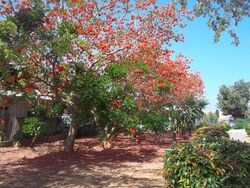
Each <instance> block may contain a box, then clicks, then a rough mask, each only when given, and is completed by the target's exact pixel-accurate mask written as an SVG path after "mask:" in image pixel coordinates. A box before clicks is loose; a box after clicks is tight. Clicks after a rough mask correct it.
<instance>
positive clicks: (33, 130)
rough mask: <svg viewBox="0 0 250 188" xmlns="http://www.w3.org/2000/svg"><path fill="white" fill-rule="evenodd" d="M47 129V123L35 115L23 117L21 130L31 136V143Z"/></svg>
mask: <svg viewBox="0 0 250 188" xmlns="http://www.w3.org/2000/svg"><path fill="white" fill-rule="evenodd" d="M47 129H48V124H46V123H45V122H43V121H41V119H39V118H37V117H28V118H25V119H24V124H23V127H22V132H23V133H25V134H28V135H30V136H32V137H33V140H32V142H31V145H32V144H33V143H34V141H35V139H36V137H37V136H38V135H40V134H42V133H45V132H46V130H47Z"/></svg>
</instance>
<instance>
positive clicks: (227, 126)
mask: <svg viewBox="0 0 250 188" xmlns="http://www.w3.org/2000/svg"><path fill="white" fill-rule="evenodd" d="M215 126H216V127H219V128H222V129H223V130H224V131H229V130H230V129H231V127H230V125H228V124H227V123H223V122H217V123H216V124H215Z"/></svg>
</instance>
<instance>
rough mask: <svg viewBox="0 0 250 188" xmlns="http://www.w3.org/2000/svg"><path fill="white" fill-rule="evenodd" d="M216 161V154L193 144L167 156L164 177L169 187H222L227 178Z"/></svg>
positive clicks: (175, 149)
mask: <svg viewBox="0 0 250 188" xmlns="http://www.w3.org/2000/svg"><path fill="white" fill-rule="evenodd" d="M224 173H225V172H224V170H223V169H222V168H221V167H220V165H219V162H218V161H217V160H216V159H215V152H213V151H212V150H209V149H200V148H197V147H195V146H194V145H192V144H191V143H188V144H184V145H181V146H179V147H176V148H174V149H173V151H172V152H171V154H166V155H165V163H164V168H163V176H164V178H165V180H166V183H167V187H173V188H175V187H180V188H186V187H193V188H200V187H210V188H215V187H221V186H222V185H223V182H224V180H225V179H226V177H225V176H224Z"/></svg>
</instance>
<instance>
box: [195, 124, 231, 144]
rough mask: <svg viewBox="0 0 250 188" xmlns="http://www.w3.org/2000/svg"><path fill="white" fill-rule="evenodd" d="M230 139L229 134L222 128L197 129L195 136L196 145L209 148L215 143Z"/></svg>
mask: <svg viewBox="0 0 250 188" xmlns="http://www.w3.org/2000/svg"><path fill="white" fill-rule="evenodd" d="M224 139H229V135H228V133H227V132H226V131H225V130H224V129H222V128H221V127H212V126H210V127H201V128H199V129H196V130H195V132H194V136H193V141H194V143H195V144H197V145H200V146H208V145H210V144H213V143H214V142H217V141H221V140H224Z"/></svg>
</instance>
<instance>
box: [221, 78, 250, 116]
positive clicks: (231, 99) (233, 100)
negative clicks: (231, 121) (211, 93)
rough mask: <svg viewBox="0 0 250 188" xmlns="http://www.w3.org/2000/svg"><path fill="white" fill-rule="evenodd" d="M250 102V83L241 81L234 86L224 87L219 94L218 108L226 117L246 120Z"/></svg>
mask: <svg viewBox="0 0 250 188" xmlns="http://www.w3.org/2000/svg"><path fill="white" fill-rule="evenodd" d="M249 100H250V82H245V81H244V80H239V81H237V82H235V83H234V85H233V86H229V87H228V86H225V85H222V86H221V87H220V91H219V94H218V107H219V108H220V110H221V111H222V112H223V113H224V114H226V115H232V116H233V117H234V118H244V117H245V115H246V112H247V104H248V101H249Z"/></svg>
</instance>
